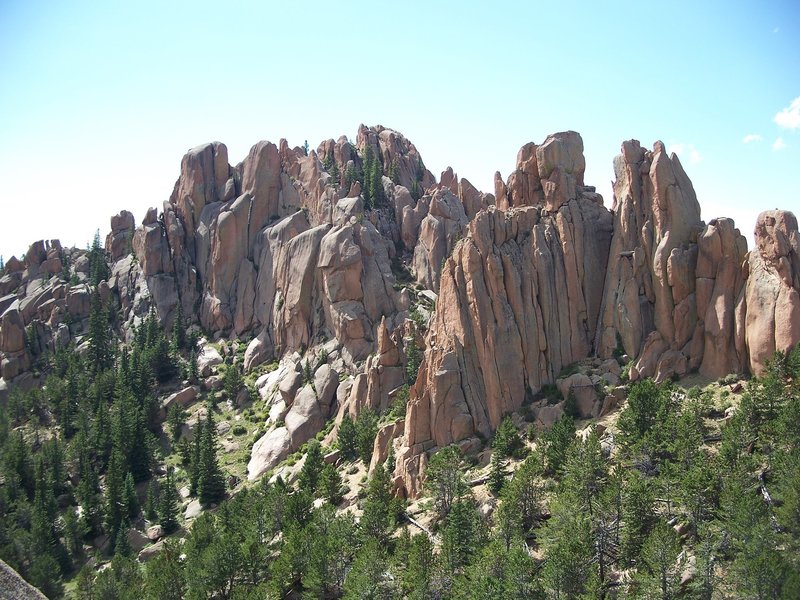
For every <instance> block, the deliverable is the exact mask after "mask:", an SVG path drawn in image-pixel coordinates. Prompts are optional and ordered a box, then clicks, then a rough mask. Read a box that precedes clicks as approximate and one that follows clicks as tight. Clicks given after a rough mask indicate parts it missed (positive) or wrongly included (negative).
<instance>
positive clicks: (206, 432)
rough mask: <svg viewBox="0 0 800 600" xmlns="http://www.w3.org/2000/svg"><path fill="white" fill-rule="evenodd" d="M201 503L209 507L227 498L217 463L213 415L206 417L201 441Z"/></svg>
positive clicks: (199, 485)
mask: <svg viewBox="0 0 800 600" xmlns="http://www.w3.org/2000/svg"><path fill="white" fill-rule="evenodd" d="M197 492H198V496H199V498H200V503H201V504H202V505H203V506H208V505H209V504H211V503H213V502H219V501H220V500H222V498H223V497H224V496H225V479H224V477H223V475H222V470H221V469H220V467H219V463H218V461H217V441H216V437H215V428H214V422H213V419H212V417H211V413H210V412H209V413H208V416H207V417H206V424H205V426H204V427H203V435H202V439H201V440H200V470H199V474H198V479H197Z"/></svg>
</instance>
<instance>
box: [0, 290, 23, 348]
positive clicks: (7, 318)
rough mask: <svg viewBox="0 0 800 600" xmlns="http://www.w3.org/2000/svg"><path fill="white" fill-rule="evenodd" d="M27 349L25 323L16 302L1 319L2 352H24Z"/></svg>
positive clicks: (0, 345) (0, 346)
mask: <svg viewBox="0 0 800 600" xmlns="http://www.w3.org/2000/svg"><path fill="white" fill-rule="evenodd" d="M24 349H25V322H24V321H23V320H22V315H21V314H20V311H19V303H17V302H15V303H14V304H12V305H11V306H10V307H9V308H7V309H6V311H5V312H4V313H3V316H2V317H0V351H2V352H7V353H15V352H22V351H23V350H24Z"/></svg>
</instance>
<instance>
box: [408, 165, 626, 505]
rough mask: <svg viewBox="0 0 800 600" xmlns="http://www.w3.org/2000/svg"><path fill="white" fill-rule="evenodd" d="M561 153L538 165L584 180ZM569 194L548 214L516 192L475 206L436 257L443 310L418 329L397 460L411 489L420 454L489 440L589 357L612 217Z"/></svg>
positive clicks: (591, 198) (592, 197) (579, 194)
mask: <svg viewBox="0 0 800 600" xmlns="http://www.w3.org/2000/svg"><path fill="white" fill-rule="evenodd" d="M562 154H563V156H564V157H566V158H564V160H565V161H566V162H565V164H564V165H555V166H553V165H549V163H548V165H549V166H548V168H550V171H549V172H548V174H552V173H554V172H557V171H558V172H560V173H562V174H564V175H565V176H567V175H570V176H574V177H575V181H576V182H578V181H580V182H581V183H582V179H581V178H580V177H578V176H577V175H575V173H576V172H577V170H578V169H577V168H576V167H575V163H576V161H575V160H574V157H573V156H572V155H571V154H570V153H569V152H567V151H564V152H563V153H562ZM543 156H549V155H546V154H543ZM522 158H523V159H524V160H528V157H527V155H523V156H522ZM543 160H544V159H543ZM551 167H552V168H551ZM519 171H520V169H518V172H519ZM581 173H582V170H581ZM517 180H518V177H515V178H514V181H517ZM514 181H510V183H509V185H508V186H507V187H508V188H509V189H516V187H515V186H516V185H517V184H516V183H514ZM512 184H514V185H512ZM517 187H518V186H517ZM526 189H530V188H526ZM525 193H527V192H525ZM533 193H534V194H535V191H534V192H533ZM548 193H550V192H548ZM561 193H562V192H561V191H560V190H558V189H556V190H553V191H552V194H553V197H561ZM575 194H576V197H575V198H573V199H571V200H566V201H565V202H564V203H562V204H561V205H559V206H558V208H557V209H556V210H554V211H550V210H547V209H545V208H544V206H543V205H541V206H531V205H529V204H528V201H529V200H531V199H533V198H535V197H536V196H535V195H534V196H531V197H528V196H525V195H524V194H523V195H520V194H519V193H516V192H515V193H514V194H512V195H511V198H512V201H511V205H512V206H520V207H521V208H512V209H510V210H499V209H495V208H490V209H488V210H487V211H484V212H481V213H479V214H478V215H477V216H476V218H475V219H474V220H473V221H472V222H470V224H469V232H468V235H467V237H466V238H465V239H464V240H462V241H461V242H460V243H458V244H457V245H456V247H455V249H454V251H453V254H452V256H451V257H450V258H449V259H447V261H446V262H445V264H444V268H443V270H442V275H441V278H442V280H441V285H440V288H439V298H438V300H437V305H438V306H440V307H446V309H440V310H437V312H436V313H435V316H434V320H433V323H432V325H431V328H430V331H429V334H428V336H427V345H428V350H427V351H426V353H425V360H424V362H423V364H422V366H421V367H420V372H419V376H418V378H417V381H416V383H415V385H414V386H413V388H412V400H411V402H410V405H409V408H408V416H407V419H406V423H405V432H404V439H403V448H402V449H401V451H400V453H399V454H398V460H397V464H398V467H397V474H398V475H399V476H400V477H402V478H404V481H403V483H404V485H405V488H406V491H407V492H408V493H411V494H414V493H416V491H417V490H418V480H417V478H416V474H418V473H419V472H420V471H421V470H422V467H423V465H424V463H425V458H424V452H425V451H426V450H428V449H430V448H433V447H441V446H446V445H448V444H450V443H453V442H458V441H460V440H464V439H466V438H468V437H470V436H472V435H475V434H480V435H484V436H487V437H488V436H489V435H491V432H492V431H493V430H494V428H496V427H497V425H499V423H500V420H501V419H502V417H503V415H504V414H506V413H508V412H510V411H514V410H516V409H518V408H519V407H520V406H521V405H522V402H523V401H524V400H525V398H526V396H530V395H532V394H534V393H535V392H536V391H538V390H539V389H540V388H541V387H542V385H544V384H546V383H553V382H554V381H555V378H556V376H557V374H558V373H559V372H560V371H561V369H562V367H564V366H565V365H568V364H570V363H573V362H575V361H576V360H579V359H582V358H585V357H586V356H588V355H589V354H590V353H591V351H592V342H593V340H594V336H595V333H596V331H595V327H596V323H597V319H598V315H599V312H600V299H601V297H602V290H603V284H604V273H605V265H606V263H607V260H608V248H609V244H610V241H611V232H612V221H611V214H610V213H609V212H608V210H606V209H605V208H604V207H603V206H602V203H601V199H599V198H598V197H597V195H596V194H594V193H593V192H586V193H584V192H583V191H582V190H576V192H575ZM567 195H569V194H567ZM504 197H505V198H506V201H507V199H508V197H509V196H508V194H506V195H505V196H504ZM517 200H519V201H517ZM541 200H542V202H544V196H543V195H542V197H541ZM598 200H600V202H598ZM550 206H556V205H555V204H550Z"/></svg>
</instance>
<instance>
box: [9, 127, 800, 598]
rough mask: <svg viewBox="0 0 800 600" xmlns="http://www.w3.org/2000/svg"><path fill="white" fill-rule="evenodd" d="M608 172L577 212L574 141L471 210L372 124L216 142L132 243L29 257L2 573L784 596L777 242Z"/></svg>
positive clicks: (460, 590) (327, 592)
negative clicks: (606, 181) (306, 138)
mask: <svg viewBox="0 0 800 600" xmlns="http://www.w3.org/2000/svg"><path fill="white" fill-rule="evenodd" d="M614 168H615V173H616V181H615V183H614V196H615V197H614V204H613V207H612V209H611V210H609V209H608V208H607V207H606V206H605V205H604V203H603V199H602V197H600V195H599V194H597V193H596V191H595V188H594V187H592V186H590V185H587V184H586V183H585V182H584V171H585V161H584V157H583V141H582V139H581V137H580V135H578V134H577V133H575V132H562V133H557V134H553V135H551V136H549V137H548V138H547V139H546V140H545V141H544V142H543V143H542V144H534V143H530V144H526V145H525V146H523V148H522V149H521V150H520V151H519V154H518V156H517V165H516V169H515V171H514V172H513V173H511V174H510V176H509V177H508V178H507V179H506V180H503V178H502V177H501V176H500V174H499V173H498V174H497V175H496V177H495V190H494V194H488V193H483V192H480V191H479V190H477V189H475V187H474V186H472V185H471V184H470V183H469V181H467V180H465V179H459V178H458V177H457V175H456V174H455V173H454V172H453V171H452V169H448V170H447V171H445V172H444V173H442V174H441V176H440V177H439V178H438V180H437V178H436V177H435V176H434V175H433V174H432V173H430V171H428V170H427V169H426V168H425V164H424V162H423V160H422V156H421V154H420V153H419V151H418V150H417V148H416V147H415V146H414V144H413V143H411V142H410V141H409V140H408V139H406V138H405V137H404V136H403V135H402V134H400V133H398V132H395V131H393V130H390V129H387V128H384V127H381V126H377V127H371V128H368V127H365V126H363V125H362V126H361V127H360V128H359V130H358V134H357V138H356V141H355V142H351V141H349V140H348V139H347V138H346V137H340V138H339V139H338V140H336V141H334V140H333V139H330V140H327V141H325V142H323V143H322V144H320V145H319V146H318V148H317V149H316V150H310V149H308V148H289V146H288V144H287V143H286V142H285V141H284V140H281V142H280V143H279V144H277V145H275V144H272V143H269V142H259V143H258V144H256V145H255V146H253V148H252V149H251V151H250V153H249V154H248V156H247V157H246V158H245V160H244V161H243V162H241V163H239V164H238V165H236V166H232V165H230V164H229V163H228V156H227V149H226V147H225V146H224V144H221V143H219V142H214V143H212V144H206V145H204V146H200V147H197V148H194V149H192V150H190V151H189V152H188V153H187V154H186V156H184V158H183V160H182V162H181V170H180V176H179V178H178V180H177V182H176V184H175V187H174V190H173V192H172V194H171V196H170V198H169V200H168V201H166V202H165V203H164V205H163V208H162V209H161V210H158V209H155V208H154V209H151V210H150V211H148V213H147V214H146V215H145V217H144V219H143V220H142V222H141V224H140V225H139V226H137V225H136V222H135V219H134V217H133V215H132V214H131V213H128V212H124V211H123V212H122V213H120V214H119V215H116V216H114V217H112V219H111V232H110V233H109V234H108V236H107V237H106V240H105V244H103V243H102V241H101V238H100V237H99V236H98V237H97V238H96V239H95V241H94V243H93V244H92V245H91V247H89V248H87V249H86V250H80V249H76V248H63V247H62V246H61V244H60V243H59V242H58V241H57V240H52V241H49V242H44V241H40V242H36V243H34V244H32V245H31V246H30V249H29V250H28V252H27V253H26V255H25V256H24V257H22V258H21V259H17V258H15V257H12V258H11V259H9V260H8V261H7V262H6V263H5V265H3V270H2V277H0V358H1V359H2V363H1V364H2V367H1V371H0V374H2V379H0V402H1V403H2V408H3V412H2V421H0V445H2V456H3V479H2V488H1V489H0V491H1V492H2V506H1V508H2V515H3V516H2V531H0V558H2V559H3V560H5V561H6V562H7V563H9V564H10V565H11V566H12V567H14V568H15V569H17V570H18V571H19V572H20V573H22V574H23V575H24V576H25V577H26V578H27V579H28V580H29V581H31V582H32V583H34V584H35V585H37V586H39V587H40V588H41V589H42V590H43V591H44V592H45V593H46V594H47V595H49V596H50V597H58V596H60V595H62V594H64V593H66V594H67V595H73V596H76V597H80V598H95V597H102V598H111V597H119V598H125V597H128V595H130V594H131V593H132V592H133V590H137V592H136V593H137V595H141V591H140V590H141V589H142V585H144V589H145V590H146V594H148V597H153V598H164V597H175V598H178V597H192V598H194V597H222V598H233V597H235V598H241V597H254V598H255V597H258V598H261V597H325V598H329V597H340V596H342V595H344V596H345V597H359V598H361V597H380V598H385V597H409V598H428V597H431V598H442V597H448V598H449V597H452V598H496V597H515V598H517V597H519V598H527V597H530V598H539V597H555V598H559V597H664V598H672V597H704V598H712V597H714V598H716V597H720V598H722V597H776V598H777V597H786V598H789V597H793V594H795V593H796V592H797V590H798V587H797V586H798V582H797V581H796V580H795V579H796V578H795V577H794V576H793V575H792V573H793V572H796V567H797V565H796V564H795V563H796V556H797V553H796V549H797V540H798V537H797V536H798V523H797V515H796V514H794V513H795V512H796V510H795V509H796V504H797V502H798V498H800V495H798V494H800V490H798V489H796V487H797V486H796V485H794V482H796V481H798V475H800V473H798V471H797V469H798V466H797V465H798V464H800V463H798V461H797V457H798V455H797V451H798V439H797V435H796V432H795V431H794V429H795V426H794V423H795V421H796V419H795V416H796V412H797V407H798V404H797V398H796V393H797V383H796V381H797V377H798V373H799V372H800V371H799V370H800V367H799V366H798V364H799V363H798V360H799V359H798V354H797V351H794V350H793V349H794V348H795V346H796V345H797V343H798V342H800V233H798V226H797V221H796V219H795V217H794V215H792V213H790V212H786V211H779V210H774V211H767V212H764V213H762V214H761V215H760V216H759V218H758V222H757V223H756V228H755V240H756V248H754V249H753V250H751V251H748V249H747V244H746V241H745V238H744V237H743V236H742V235H741V234H740V233H739V231H738V230H737V229H736V228H735V226H734V224H733V222H732V221H731V220H730V219H726V218H724V217H720V218H715V219H712V220H710V221H709V222H708V223H705V222H704V221H702V220H701V218H700V204H699V202H698V199H697V198H696V195H695V192H694V189H693V187H692V184H691V181H690V180H689V178H688V176H687V175H686V173H685V171H684V169H683V167H682V165H681V163H680V160H679V159H678V157H677V156H676V155H674V154H672V155H668V154H667V152H666V151H665V148H664V146H663V144H662V143H661V142H657V143H656V144H655V145H654V146H653V150H652V151H647V150H645V149H644V148H642V147H641V146H640V144H639V142H637V141H634V140H631V141H626V142H624V143H623V144H622V151H621V154H620V155H619V156H618V157H617V158H616V159H615V161H614ZM718 382H729V383H730V384H731V385H730V386H728V385H727V383H726V384H725V385H721V384H720V383H718ZM695 383H699V384H701V385H695ZM756 541H757V542H758V543H757V544H756ZM754 544H756V545H754ZM140 565H145V567H144V568H141V567H140ZM65 586H66V587H65Z"/></svg>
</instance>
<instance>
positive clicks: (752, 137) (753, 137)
mask: <svg viewBox="0 0 800 600" xmlns="http://www.w3.org/2000/svg"><path fill="white" fill-rule="evenodd" d="M763 139H764V138H762V137H761V136H760V135H758V134H757V133H748V134H747V135H746V136H744V138H743V139H742V143H743V144H752V143H753V142H760V141H761V140H763Z"/></svg>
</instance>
